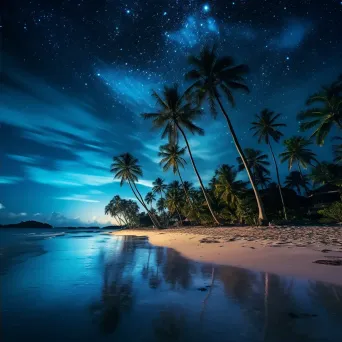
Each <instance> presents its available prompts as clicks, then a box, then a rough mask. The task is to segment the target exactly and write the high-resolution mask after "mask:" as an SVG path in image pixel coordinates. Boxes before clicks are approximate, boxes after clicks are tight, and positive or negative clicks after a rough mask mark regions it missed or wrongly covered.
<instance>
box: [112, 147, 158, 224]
mask: <svg viewBox="0 0 342 342" xmlns="http://www.w3.org/2000/svg"><path fill="white" fill-rule="evenodd" d="M110 171H111V172H113V173H114V178H116V179H120V186H122V185H123V184H124V183H125V182H127V183H128V184H129V186H130V188H131V190H132V192H133V193H134V195H135V197H136V199H137V200H138V201H139V203H140V204H141V205H142V206H143V207H144V208H145V210H146V212H147V213H148V215H149V216H150V218H151V220H152V222H153V224H154V225H155V226H156V227H160V224H159V222H158V220H157V218H156V217H155V216H154V215H152V214H151V212H150V211H149V210H148V208H147V205H146V203H145V202H144V199H143V198H142V196H141V194H140V192H139V190H138V188H137V186H136V184H135V183H136V182H138V177H141V176H142V175H143V172H142V170H141V166H140V165H139V164H138V159H137V158H135V157H133V156H132V155H131V154H130V153H124V154H121V155H119V156H116V157H113V163H112V165H111V170H110Z"/></svg>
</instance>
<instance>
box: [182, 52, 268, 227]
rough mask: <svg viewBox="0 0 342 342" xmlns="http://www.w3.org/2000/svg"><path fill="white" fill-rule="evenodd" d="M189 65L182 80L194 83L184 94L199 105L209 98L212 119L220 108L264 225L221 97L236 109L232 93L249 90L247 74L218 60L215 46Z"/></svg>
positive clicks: (262, 218) (224, 59)
mask: <svg viewBox="0 0 342 342" xmlns="http://www.w3.org/2000/svg"><path fill="white" fill-rule="evenodd" d="M189 64H190V65H191V66H193V67H194V69H192V70H191V71H189V72H188V73H187V74H186V75H185V78H186V79H188V80H191V81H194V83H193V84H192V85H191V86H190V88H189V89H188V91H187V93H188V94H192V95H193V96H194V97H195V99H197V101H198V103H202V102H203V101H204V100H205V99H208V102H209V106H210V109H211V113H212V114H213V116H214V118H215V117H216V115H217V111H216V104H218V105H219V107H220V109H221V112H222V114H223V115H224V117H225V119H226V121H227V124H228V128H229V130H230V133H231V135H232V138H233V141H234V144H235V147H236V149H237V151H238V153H239V156H240V158H241V160H242V162H243V164H244V166H245V168H246V171H247V174H248V178H249V181H250V183H251V185H252V188H253V191H254V194H255V198H256V201H257V203H258V208H259V221H260V224H265V223H266V221H267V217H266V213H265V210H264V206H263V202H262V199H261V197H260V194H259V191H258V188H257V187H256V185H255V182H254V180H253V177H252V173H251V170H250V168H249V166H248V163H247V160H246V158H245V155H244V152H243V150H242V147H241V146H240V143H239V140H238V138H237V135H236V133H235V130H234V128H233V125H232V123H231V121H230V118H229V116H228V114H227V112H226V110H225V109H224V107H223V104H222V101H221V95H222V94H223V95H224V96H225V97H226V98H227V100H228V102H229V103H230V104H231V105H232V106H235V100H234V97H233V94H232V91H233V90H243V91H246V92H248V91H249V89H248V87H247V86H246V85H245V79H244V77H243V76H244V75H245V74H246V73H247V72H248V67H247V66H246V65H243V64H240V65H235V64H234V61H233V58H232V57H229V56H224V57H221V58H218V56H217V54H216V48H215V46H213V47H212V48H210V47H208V46H205V47H204V48H203V49H202V51H201V52H200V55H199V56H190V57H189Z"/></svg>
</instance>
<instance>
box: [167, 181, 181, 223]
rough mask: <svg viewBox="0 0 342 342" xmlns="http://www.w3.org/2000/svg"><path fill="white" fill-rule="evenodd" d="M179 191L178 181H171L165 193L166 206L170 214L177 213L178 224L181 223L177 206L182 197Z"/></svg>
mask: <svg viewBox="0 0 342 342" xmlns="http://www.w3.org/2000/svg"><path fill="white" fill-rule="evenodd" d="M179 190H180V185H179V182H178V181H173V182H171V183H170V185H169V186H168V190H167V193H166V206H167V208H168V210H169V212H170V213H174V212H177V214H178V217H179V222H180V223H181V222H182V217H181V215H180V211H179V204H180V203H181V202H182V196H181V192H180V191H179Z"/></svg>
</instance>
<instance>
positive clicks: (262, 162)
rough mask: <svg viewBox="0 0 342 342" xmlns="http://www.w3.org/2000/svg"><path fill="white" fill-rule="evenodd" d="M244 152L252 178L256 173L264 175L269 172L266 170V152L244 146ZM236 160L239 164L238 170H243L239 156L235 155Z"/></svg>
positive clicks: (267, 162)
mask: <svg viewBox="0 0 342 342" xmlns="http://www.w3.org/2000/svg"><path fill="white" fill-rule="evenodd" d="M244 153H245V157H246V161H247V163H248V165H249V167H250V169H251V171H252V176H253V178H254V180H255V177H256V175H257V174H258V173H264V174H266V175H269V174H270V171H269V170H268V167H269V165H270V163H269V161H268V156H267V154H264V153H263V152H262V151H260V150H255V149H253V148H245V149H244ZM236 160H237V162H238V164H239V166H238V171H242V170H244V169H245V166H244V165H243V162H242V159H241V157H237V158H236Z"/></svg>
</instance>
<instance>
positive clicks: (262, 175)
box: [254, 171, 272, 189]
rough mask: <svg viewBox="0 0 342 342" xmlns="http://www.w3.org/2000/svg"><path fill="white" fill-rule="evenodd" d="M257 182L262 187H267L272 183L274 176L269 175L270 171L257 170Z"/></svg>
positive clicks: (255, 177)
mask: <svg viewBox="0 0 342 342" xmlns="http://www.w3.org/2000/svg"><path fill="white" fill-rule="evenodd" d="M254 179H255V184H256V185H257V186H258V187H260V188H261V189H266V188H267V187H268V185H269V184H270V183H271V181H272V178H271V177H269V173H267V172H263V171H257V172H256V173H255V175H254Z"/></svg>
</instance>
